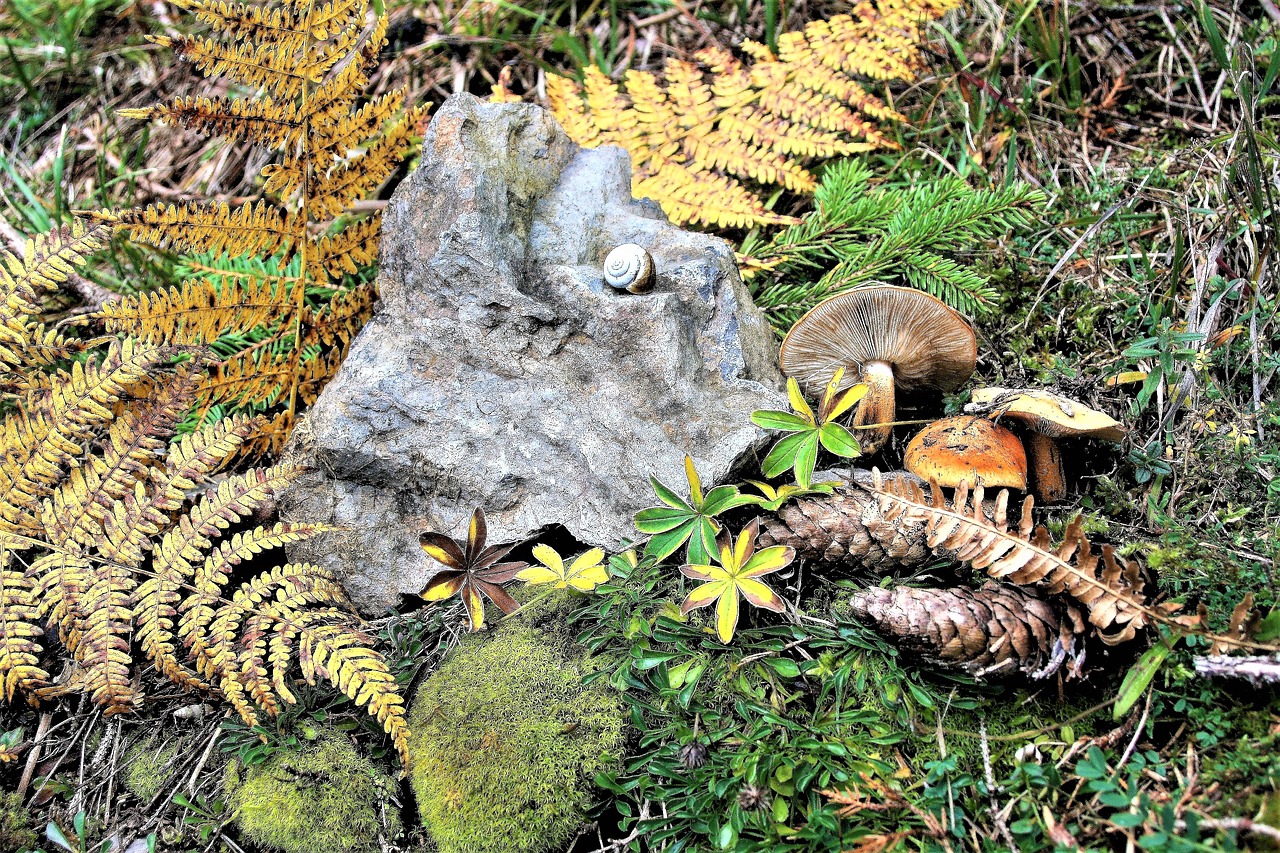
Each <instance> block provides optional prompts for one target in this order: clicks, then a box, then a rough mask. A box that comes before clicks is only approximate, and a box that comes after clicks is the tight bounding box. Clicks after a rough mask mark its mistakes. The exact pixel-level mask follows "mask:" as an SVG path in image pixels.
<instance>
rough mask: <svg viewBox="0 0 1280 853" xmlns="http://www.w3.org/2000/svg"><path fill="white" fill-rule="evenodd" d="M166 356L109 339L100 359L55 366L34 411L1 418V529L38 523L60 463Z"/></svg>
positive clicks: (71, 455)
mask: <svg viewBox="0 0 1280 853" xmlns="http://www.w3.org/2000/svg"><path fill="white" fill-rule="evenodd" d="M167 357H168V351H167V350H164V349H159V348H155V347H144V346H139V345H136V344H135V343H133V342H132V341H130V340H126V341H124V342H114V343H112V344H111V346H110V348H109V349H108V351H107V354H106V355H105V356H104V357H103V358H102V360H101V361H100V362H97V361H88V362H86V363H84V364H81V363H78V362H77V363H75V364H73V365H72V368H71V371H70V372H69V373H68V372H60V373H59V374H57V376H56V377H55V379H54V381H53V386H52V388H51V390H50V393H49V396H48V398H47V399H46V400H45V401H43V403H42V405H40V406H39V407H38V408H37V409H36V410H35V411H33V412H28V411H23V412H20V413H18V414H17V415H15V416H10V417H7V418H5V423H4V434H3V436H0V453H2V454H3V455H2V456H0V458H3V459H4V460H5V464H3V465H0V530H10V531H12V532H24V531H26V532H31V531H33V530H35V529H37V527H38V522H37V519H38V517H39V510H40V501H42V500H44V498H45V497H47V496H48V495H49V494H50V493H51V492H52V491H53V488H54V486H55V485H56V483H57V482H58V480H59V479H60V478H61V476H62V471H63V469H64V466H65V465H66V464H67V463H68V462H69V461H70V460H71V459H72V458H74V457H76V456H78V455H79V454H80V453H81V452H82V450H83V447H82V442H83V441H85V440H86V439H87V438H88V437H89V436H90V435H91V434H92V433H93V432H94V431H95V430H96V429H97V428H98V427H99V426H100V425H101V424H105V423H108V422H109V421H111V419H112V418H113V413H112V411H111V409H109V408H108V406H109V405H110V404H112V403H113V402H115V401H116V400H117V399H119V397H120V396H121V395H122V394H124V393H126V392H127V391H129V390H130V389H131V388H132V387H133V386H134V385H136V384H137V383H140V382H143V381H145V380H146V379H147V376H148V374H149V372H150V371H151V370H152V369H153V368H154V367H155V366H156V365H157V364H158V363H160V362H161V361H162V360H164V359H165V358H167Z"/></svg>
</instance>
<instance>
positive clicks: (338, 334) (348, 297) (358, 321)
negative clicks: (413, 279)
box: [302, 284, 378, 349]
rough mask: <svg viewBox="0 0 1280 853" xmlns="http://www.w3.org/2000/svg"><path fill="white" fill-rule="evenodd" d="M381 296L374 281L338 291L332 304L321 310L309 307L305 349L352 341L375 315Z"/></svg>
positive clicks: (305, 319) (331, 301)
mask: <svg viewBox="0 0 1280 853" xmlns="http://www.w3.org/2000/svg"><path fill="white" fill-rule="evenodd" d="M377 299H378V292H377V290H375V289H374V286H373V285H372V284H361V285H358V286H356V287H352V288H348V289H346V290H343V291H340V292H338V293H336V294H334V296H333V299H331V300H330V301H329V304H328V305H325V306H323V307H322V308H320V309H319V310H314V311H313V310H311V309H308V313H307V314H305V315H304V319H303V325H305V326H306V328H307V336H306V337H305V338H303V341H302V348H303V349H307V348H309V347H310V346H312V345H314V344H323V345H324V346H333V345H335V344H338V345H346V344H348V343H350V342H351V340H352V339H353V338H354V337H355V336H356V335H357V334H359V333H360V330H361V329H363V328H364V324H365V323H367V322H368V321H369V318H370V317H372V316H373V305H374V303H375V302H376V301H377Z"/></svg>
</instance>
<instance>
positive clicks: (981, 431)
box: [904, 415, 1027, 489]
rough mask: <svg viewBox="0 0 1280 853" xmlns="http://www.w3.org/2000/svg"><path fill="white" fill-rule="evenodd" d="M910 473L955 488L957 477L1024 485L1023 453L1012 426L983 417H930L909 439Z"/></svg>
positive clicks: (981, 482) (992, 484) (971, 481)
mask: <svg viewBox="0 0 1280 853" xmlns="http://www.w3.org/2000/svg"><path fill="white" fill-rule="evenodd" d="M904 462H905V464H906V468H907V470H908V471H910V472H911V473H912V474H915V475H917V476H919V477H923V478H924V479H926V480H932V481H934V482H936V483H937V484H938V485H939V486H947V487H949V488H954V487H956V486H958V485H960V481H961V480H963V481H965V482H967V483H968V484H969V485H970V486H987V487H990V488H997V487H1006V486H1007V487H1009V488H1014V489H1025V488H1026V487H1027V454H1026V451H1025V450H1023V448H1022V442H1021V441H1019V440H1018V437H1017V436H1016V435H1014V434H1013V432H1011V431H1010V430H1007V429H1005V428H1004V427H1002V426H1000V425H999V424H997V423H993V422H992V421H989V420H987V419H986V418H983V417H973V416H969V415H960V416H958V417H954V418H943V419H942V420H940V421H934V422H933V423H931V424H929V425H928V426H927V427H925V428H924V429H922V430H920V432H919V433H917V434H916V437H915V438H913V439H911V443H910V444H908V445H907V453H906V457H905V459H904Z"/></svg>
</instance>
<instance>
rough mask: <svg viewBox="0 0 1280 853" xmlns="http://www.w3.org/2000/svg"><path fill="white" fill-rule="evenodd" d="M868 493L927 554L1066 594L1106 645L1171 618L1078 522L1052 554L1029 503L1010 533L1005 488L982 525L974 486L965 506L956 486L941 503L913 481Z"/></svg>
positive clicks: (879, 483)
mask: <svg viewBox="0 0 1280 853" xmlns="http://www.w3.org/2000/svg"><path fill="white" fill-rule="evenodd" d="M871 491H872V492H873V494H874V495H875V496H876V499H877V501H878V502H879V504H880V511H881V513H883V515H884V517H885V519H886V520H888V521H890V522H894V523H895V524H899V525H923V526H924V528H925V531H926V540H925V541H926V543H927V544H928V546H929V547H930V548H932V549H933V550H934V551H943V552H946V553H953V554H954V556H955V558H956V559H957V560H960V561H961V562H965V563H968V564H970V565H972V566H973V567H974V568H975V569H985V570H986V571H987V574H989V575H990V576H991V577H993V578H996V579H999V580H1006V581H1010V582H1012V583H1015V584H1019V585H1023V586H1027V585H1031V584H1035V585H1037V586H1038V587H1040V588H1041V589H1043V590H1045V591H1046V592H1049V593H1065V594H1066V595H1069V596H1071V597H1072V598H1074V599H1075V600H1076V601H1078V602H1080V603H1081V604H1082V605H1084V607H1085V608H1086V609H1087V610H1088V613H1089V623H1090V624H1091V625H1093V626H1094V627H1095V628H1097V629H1098V633H1099V636H1100V637H1101V638H1102V640H1103V642H1105V643H1107V644H1109V645H1114V644H1116V643H1121V642H1124V641H1125V640H1129V639H1132V638H1133V637H1134V636H1135V635H1136V634H1137V632H1138V630H1139V629H1141V628H1144V627H1146V626H1147V625H1148V624H1149V622H1150V621H1152V620H1158V619H1161V618H1163V617H1164V616H1165V615H1166V614H1167V613H1169V612H1172V609H1173V608H1172V607H1171V606H1170V605H1154V606H1153V605H1152V604H1151V603H1150V602H1149V600H1148V597H1147V595H1146V593H1145V592H1144V591H1143V580H1142V576H1141V574H1140V573H1139V571H1138V566H1137V564H1136V563H1132V562H1129V561H1126V560H1125V559H1123V558H1122V557H1120V556H1119V555H1118V554H1116V551H1115V548H1114V547H1113V546H1111V545H1103V546H1102V549H1101V552H1100V553H1099V552H1095V551H1094V550H1093V548H1092V546H1091V545H1090V543H1089V540H1088V539H1087V538H1086V537H1085V535H1084V522H1083V520H1082V518H1081V517H1080V516H1077V517H1076V518H1075V520H1073V521H1072V522H1071V524H1069V525H1068V526H1067V529H1066V531H1065V532H1064V533H1063V540H1062V544H1061V545H1059V546H1057V547H1056V548H1055V547H1053V544H1052V542H1051V540H1050V537H1049V531H1048V530H1046V529H1045V528H1044V527H1043V526H1040V527H1037V526H1036V524H1035V521H1034V519H1033V518H1032V515H1031V510H1032V507H1033V506H1034V503H1035V501H1034V499H1033V498H1031V497H1027V499H1026V500H1025V501H1024V502H1023V504H1022V514H1021V519H1020V520H1019V522H1018V527H1017V529H1016V530H1011V529H1009V520H1008V516H1007V511H1008V503H1009V493H1008V491H1007V490H1003V489H1002V490H1001V491H1000V493H999V495H998V496H997V497H996V500H995V509H994V513H993V515H992V517H991V518H990V519H988V518H987V516H986V515H985V514H984V512H983V509H982V501H983V489H982V487H978V489H977V490H976V491H975V492H974V493H973V495H972V500H970V494H969V490H968V487H967V486H965V485H963V484H962V485H961V486H960V488H958V489H956V492H955V497H954V498H953V500H952V501H951V503H950V504H948V503H947V501H946V499H945V498H944V497H943V494H942V490H941V489H940V488H938V486H937V485H931V487H930V494H928V495H926V494H925V492H924V490H923V489H922V488H921V487H920V486H918V485H917V484H915V483H914V482H911V481H908V480H906V479H905V478H899V479H894V480H889V481H886V480H884V479H882V478H881V477H880V475H879V473H877V474H876V477H875V483H874V485H873V486H872V487H871Z"/></svg>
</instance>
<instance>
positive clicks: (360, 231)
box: [315, 211, 382, 278]
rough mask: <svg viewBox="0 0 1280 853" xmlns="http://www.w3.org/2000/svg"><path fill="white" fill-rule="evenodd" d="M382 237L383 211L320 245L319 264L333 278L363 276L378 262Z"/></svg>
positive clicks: (320, 241) (321, 240)
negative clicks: (362, 270) (363, 268)
mask: <svg viewBox="0 0 1280 853" xmlns="http://www.w3.org/2000/svg"><path fill="white" fill-rule="evenodd" d="M381 233H382V211H378V212H377V213H375V214H374V215H373V216H370V217H368V218H367V219H362V220H360V221H359V222H354V223H352V224H350V225H348V226H347V227H346V228H343V229H342V230H341V231H340V232H338V233H337V234H335V235H333V236H328V237H322V238H320V240H319V241H318V242H317V244H316V252H315V256H316V259H317V263H318V264H319V265H320V266H322V267H323V268H324V270H325V272H327V273H328V274H329V275H330V276H333V277H335V278H336V277H337V276H340V275H342V274H343V273H356V272H359V270H360V267H361V266H368V265H369V264H372V263H373V262H374V261H376V260H377V259H378V238H379V236H380V235H381Z"/></svg>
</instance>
